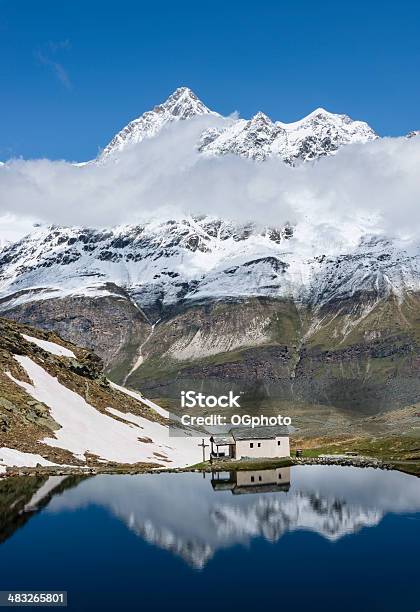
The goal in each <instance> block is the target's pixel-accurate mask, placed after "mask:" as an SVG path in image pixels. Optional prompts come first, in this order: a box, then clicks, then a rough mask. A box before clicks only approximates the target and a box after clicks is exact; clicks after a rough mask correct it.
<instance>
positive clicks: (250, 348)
mask: <svg viewBox="0 0 420 612" xmlns="http://www.w3.org/2000/svg"><path fill="white" fill-rule="evenodd" d="M298 231H299V228H298V229H295V228H292V227H290V226H284V227H282V228H277V229H274V228H266V229H259V228H257V227H254V226H252V225H246V226H239V225H234V224H232V223H228V222H222V221H220V220H217V219H210V218H200V219H198V218H186V219H182V220H178V221H175V220H173V221H169V222H166V223H158V224H149V225H144V226H130V227H120V228H117V229H114V230H106V231H99V230H89V229H86V228H83V229H78V228H60V227H51V228H39V229H38V230H37V231H36V232H34V233H33V234H32V235H31V236H29V237H28V238H25V239H23V240H21V241H20V242H18V243H16V244H13V245H10V246H8V247H6V248H5V249H3V251H2V252H1V254H0V308H1V311H2V312H3V314H4V315H5V316H7V317H9V318H14V319H16V320H18V321H21V322H29V323H31V324H32V325H36V326H38V327H41V328H43V329H48V330H55V331H57V332H59V333H60V334H61V335H62V336H63V337H65V338H66V339H69V340H71V341H73V342H78V343H80V344H82V345H83V346H86V347H88V348H90V349H95V350H96V351H97V352H98V353H99V355H100V356H101V357H102V358H103V359H104V361H105V365H106V368H107V371H108V372H109V373H110V375H111V376H112V377H113V378H114V380H116V381H117V382H120V383H128V384H129V385H131V386H133V387H135V388H138V389H142V390H145V392H146V391H147V392H148V393H151V394H152V396H153V397H155V398H162V397H165V398H167V397H172V398H173V399H176V398H179V392H180V390H182V389H187V388H190V387H192V388H195V386H197V384H198V381H200V382H199V384H200V385H201V386H202V387H203V388H206V389H208V391H209V392H210V391H211V392H214V391H217V390H221V389H227V388H236V389H239V390H241V391H244V392H245V399H247V400H249V402H251V403H252V404H253V405H257V404H259V402H261V401H263V400H264V401H269V402H271V401H279V400H280V401H284V402H286V403H289V402H296V401H301V402H304V403H310V404H323V405H327V406H334V407H336V408H340V409H343V410H347V411H349V410H350V411H352V410H353V411H356V412H357V411H367V412H368V413H369V412H375V411H380V410H384V409H391V408H397V407H401V406H404V405H407V404H409V403H410V402H416V401H417V397H418V393H419V391H420V383H419V377H418V369H419V360H418V345H419V333H420V329H419V320H418V315H417V312H418V304H419V295H420V294H419V290H420V287H419V283H420V269H419V266H420V261H419V252H418V250H417V251H416V250H414V251H413V250H411V251H405V250H404V249H402V248H401V247H400V246H399V245H397V244H394V243H393V242H391V241H389V240H387V239H385V238H378V237H373V236H371V237H369V236H365V237H362V238H361V239H360V240H359V242H358V243H357V245H356V246H355V247H353V248H351V249H347V250H346V251H344V252H340V251H337V252H330V253H329V252H328V245H327V244H325V245H324V246H325V251H323V250H318V254H317V255H314V254H310V253H308V251H307V250H305V249H304V248H302V242H301V241H300V240H299V239H298V238H299V237H298V236H297V235H296V232H298ZM110 322H112V324H110Z"/></svg>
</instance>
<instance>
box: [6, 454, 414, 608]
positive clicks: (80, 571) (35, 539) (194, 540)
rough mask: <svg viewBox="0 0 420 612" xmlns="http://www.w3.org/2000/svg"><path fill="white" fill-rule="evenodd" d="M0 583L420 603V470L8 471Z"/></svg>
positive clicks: (187, 601) (92, 597)
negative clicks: (81, 474)
mask: <svg viewBox="0 0 420 612" xmlns="http://www.w3.org/2000/svg"><path fill="white" fill-rule="evenodd" d="M0 542H1V545H0V588H1V589H3V590H4V589H10V590H17V589H27V590H29V589H34V590H41V589H45V590H54V589H57V590H66V591H68V599H69V608H70V609H71V610H90V611H92V610H101V611H102V610H145V611H147V612H148V611H149V610H150V611H152V610H154V611H157V612H160V611H161V610H162V611H163V610H165V612H166V611H177V610H183V611H185V612H188V611H190V610H194V611H198V612H200V610H201V611H207V610H209V611H210V610H211V611H212V612H220V611H223V610H229V611H232V610H236V609H237V610H240V611H241V612H243V611H248V610H249V611H251V610H258V612H261V611H262V610H264V608H267V610H268V609H270V610H286V611H289V610H290V611H291V612H301V611H307V610H310V611H311V612H314V611H318V610H319V611H323V612H326V611H329V610H331V611H334V612H336V611H339V612H346V611H352V612H353V611H354V612H364V611H366V612H372V611H380V612H386V611H390V612H417V611H419V610H420V569H419V568H420V563H419V558H420V479H416V478H414V477H411V476H406V475H404V474H399V473H397V472H382V471H379V470H373V469H357V468H343V467H334V466H299V467H293V468H291V469H289V468H283V469H280V470H267V471H264V472H262V471H258V472H247V473H239V474H238V475H237V476H236V475H235V474H229V473H219V474H215V475H213V477H212V476H211V475H210V474H207V475H206V477H205V478H204V477H203V475H202V474H155V475H140V476H123V475H118V476H96V477H93V478H87V479H78V478H76V477H52V478H48V479H47V478H16V479H9V480H4V481H1V482H0Z"/></svg>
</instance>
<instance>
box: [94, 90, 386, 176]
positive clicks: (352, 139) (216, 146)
mask: <svg viewBox="0 0 420 612" xmlns="http://www.w3.org/2000/svg"><path fill="white" fill-rule="evenodd" d="M202 115H207V116H208V118H209V119H212V118H214V126H210V127H209V128H207V129H205V130H204V131H203V133H202V135H201V137H200V139H199V141H198V142H197V149H198V150H199V151H200V152H201V153H203V154H205V155H227V154H234V155H240V156H242V157H249V158H252V159H255V160H265V159H267V158H268V157H277V158H280V159H282V160H283V161H285V162H286V163H288V164H293V165H294V164H296V163H299V162H301V161H309V160H314V159H317V158H319V157H322V156H324V155H330V154H332V153H334V152H335V151H337V150H338V149H339V148H340V147H341V146H344V145H346V144H350V143H365V142H368V141H370V140H374V139H375V138H377V135H376V133H375V132H374V130H373V129H372V128H371V127H370V126H369V125H368V124H367V123H365V122H363V121H353V120H352V119H350V117H348V116H347V115H338V114H334V113H329V112H328V111H326V110H324V109H322V108H318V109H316V110H315V111H313V112H312V113H310V114H309V115H308V116H307V117H304V118H303V119H301V120H299V121H295V122H293V123H283V122H281V121H275V122H273V121H272V120H271V119H270V118H269V117H267V115H265V114H264V113H262V112H258V113H257V114H256V115H255V116H254V117H252V118H251V119H249V120H246V119H234V118H231V117H228V118H226V117H225V118H224V117H222V116H221V115H219V114H218V113H216V112H214V111H211V110H210V109H209V108H207V106H206V105H205V104H203V102H201V101H200V100H199V99H198V98H197V96H196V95H195V94H194V93H193V92H192V91H191V90H190V89H188V88H187V87H180V88H178V89H177V90H176V91H174V93H173V94H172V95H171V96H169V98H168V99H167V100H166V101H165V102H163V103H162V104H160V105H159V106H155V108H154V109H153V110H151V111H147V112H146V113H144V114H143V115H141V116H140V117H139V118H137V119H134V121H131V122H130V123H129V124H128V125H127V126H125V127H124V128H123V129H122V130H121V131H120V132H119V133H118V134H116V136H115V137H114V138H113V139H112V140H111V142H110V143H109V144H108V145H107V146H106V147H105V148H104V150H103V151H102V153H101V155H100V156H99V160H98V161H99V162H101V163H103V162H106V161H107V160H115V159H117V158H118V154H119V153H121V151H123V150H124V149H125V148H127V147H129V146H132V145H133V144H138V143H140V142H141V141H142V140H144V139H147V138H151V137H153V136H156V135H157V134H158V133H159V132H160V131H161V130H162V129H163V128H165V126H167V125H168V124H170V123H172V122H174V121H180V120H181V121H183V120H188V119H191V118H194V117H199V116H202Z"/></svg>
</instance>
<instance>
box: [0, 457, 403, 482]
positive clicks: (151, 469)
mask: <svg viewBox="0 0 420 612" xmlns="http://www.w3.org/2000/svg"><path fill="white" fill-rule="evenodd" d="M294 465H339V466H343V467H358V468H374V469H381V470H397V471H401V472H408V473H412V472H409V470H405V469H404V468H403V466H402V465H401V464H399V463H398V462H389V461H382V460H381V459H376V458H372V457H362V456H360V457H359V456H357V457H345V456H336V457H334V456H320V457H290V458H287V459H282V460H280V461H275V460H274V461H273V460H266V461H261V460H253V461H240V462H239V461H218V462H214V463H212V464H211V463H208V462H206V463H205V464H198V465H195V466H190V467H185V468H164V467H160V466H156V465H155V466H152V465H148V464H137V465H98V466H86V467H84V466H38V467H6V469H5V471H4V472H3V473H2V474H0V478H1V477H2V478H9V477H16V476H69V475H78V476H80V475H86V476H95V475H97V474H160V473H163V472H165V473H168V472H169V473H181V472H214V471H237V470H263V469H270V468H275V467H286V466H294Z"/></svg>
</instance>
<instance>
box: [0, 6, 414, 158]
mask: <svg viewBox="0 0 420 612" xmlns="http://www.w3.org/2000/svg"><path fill="white" fill-rule="evenodd" d="M419 26H420V3H419V2H417V1H412V2H410V1H407V0H402V1H399V2H388V1H387V0H381V1H380V2H379V1H376V0H368V1H366V0H365V1H364V2H360V1H358V0H355V1H353V2H343V1H340V2H339V1H338V0H336V1H335V2H328V1H322V0H320V1H318V2H315V1H311V2H310V1H299V0H290V1H289V0H277V1H275V0H273V1H271V2H269V1H264V0H262V1H260V2H256V1H255V2H247V1H245V0H242V1H241V2H239V1H236V0H230V1H229V2H227V1H226V0H225V1H223V2H219V1H218V0H215V1H212V2H206V1H202V2H197V1H196V0H195V1H191V2H190V1H189V0H179V1H178V2H173V0H172V1H170V2H168V1H167V0H160V1H159V2H142V1H137V2H134V1H133V2H129V1H127V0H118V2H117V1H115V2H114V1H113V2H111V1H104V0H102V1H96V0H83V1H82V0H72V1H71V2H64V1H61V2H58V1H57V0H53V1H49V0H38V1H37V2H31V1H29V0H27V1H23V0H0V58H1V60H0V82H1V91H2V95H1V98H0V104H1V113H0V159H7V158H9V157H11V156H23V157H25V158H33V157H49V158H51V159H60V158H65V159H71V160H83V159H89V158H91V157H93V156H95V155H96V153H97V152H98V150H99V148H100V147H103V146H105V145H106V144H107V142H108V141H109V140H110V138H111V137H112V136H113V135H114V133H115V132H116V131H118V130H119V129H120V128H121V127H122V126H123V125H125V124H126V123H128V121H129V120H131V119H133V118H134V117H136V116H138V115H140V114H141V113H142V112H144V111H145V110H148V109H149V108H151V107H153V106H154V105H155V104H157V103H159V102H161V101H163V100H164V99H165V98H166V97H167V96H168V95H169V94H170V93H171V91H172V90H174V89H175V88H176V87H177V86H179V85H188V86H189V87H191V88H192V89H193V90H194V91H195V92H196V93H197V95H198V96H199V97H200V98H201V99H202V100H203V101H204V102H205V103H206V104H207V105H208V106H210V107H211V108H214V109H215V110H217V111H219V112H221V113H223V114H229V113H231V112H232V111H234V110H237V111H239V112H240V114H241V116H244V117H249V116H251V115H252V114H254V113H255V112H257V111H258V110H262V111H264V112H265V113H267V114H268V115H270V116H271V117H272V118H273V119H281V120H282V121H293V120H296V119H298V118H300V117H302V116H303V115H305V114H307V113H308V112H310V111H311V110H313V109H314V108H315V107H318V106H323V107H325V108H327V109H328V110H330V111H332V112H346V113H347V114H349V115H350V116H352V117H353V118H356V119H364V120H366V121H368V122H369V123H370V124H371V125H372V127H374V128H375V129H376V130H377V131H378V132H379V133H380V134H383V135H399V134H404V133H406V132H408V131H409V130H411V129H418V128H420V70H419V68H420V36H419V30H420V27H419Z"/></svg>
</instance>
